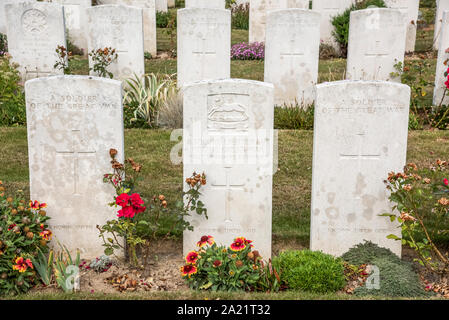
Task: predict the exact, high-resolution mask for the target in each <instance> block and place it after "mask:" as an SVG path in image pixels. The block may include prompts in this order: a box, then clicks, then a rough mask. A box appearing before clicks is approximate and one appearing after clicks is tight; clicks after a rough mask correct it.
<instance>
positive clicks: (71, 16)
mask: <svg viewBox="0 0 449 320" xmlns="http://www.w3.org/2000/svg"><path fill="white" fill-rule="evenodd" d="M53 2H55V3H59V4H61V5H63V6H64V17H65V27H66V31H67V36H68V39H69V40H70V41H71V42H72V43H73V44H74V45H75V46H77V47H78V48H80V49H82V50H83V53H84V56H87V54H88V52H87V17H86V8H89V7H91V6H92V0H53Z"/></svg>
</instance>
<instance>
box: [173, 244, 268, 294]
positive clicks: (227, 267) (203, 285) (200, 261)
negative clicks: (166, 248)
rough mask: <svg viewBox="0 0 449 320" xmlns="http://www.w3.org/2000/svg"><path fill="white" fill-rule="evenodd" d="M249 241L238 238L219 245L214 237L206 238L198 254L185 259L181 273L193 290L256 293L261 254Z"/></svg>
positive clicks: (191, 254)
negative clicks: (253, 248)
mask: <svg viewBox="0 0 449 320" xmlns="http://www.w3.org/2000/svg"><path fill="white" fill-rule="evenodd" d="M251 242H252V241H250V240H247V239H246V238H244V237H238V238H236V239H235V240H234V242H233V243H232V244H231V245H230V246H229V247H225V246H217V244H216V243H215V241H214V239H213V237H211V236H203V237H201V239H200V241H198V247H199V249H198V251H191V252H189V253H188V254H187V256H186V257H185V260H186V264H185V265H184V266H183V267H181V274H182V276H183V277H184V279H185V280H186V282H187V284H188V285H189V287H190V288H192V289H195V290H209V289H210V290H212V291H228V292H229V291H254V290H255V288H256V286H257V284H258V282H259V278H260V268H261V264H260V260H261V259H262V258H261V257H260V255H259V252H258V251H252V245H251Z"/></svg>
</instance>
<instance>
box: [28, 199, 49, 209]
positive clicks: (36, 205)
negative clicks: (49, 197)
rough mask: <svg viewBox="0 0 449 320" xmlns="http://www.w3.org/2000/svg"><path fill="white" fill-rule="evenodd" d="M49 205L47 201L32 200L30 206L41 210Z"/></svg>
mask: <svg viewBox="0 0 449 320" xmlns="http://www.w3.org/2000/svg"><path fill="white" fill-rule="evenodd" d="M46 207H47V204H46V203H40V202H39V201H37V200H36V201H32V200H30V208H31V209H33V210H40V209H44V208H46Z"/></svg>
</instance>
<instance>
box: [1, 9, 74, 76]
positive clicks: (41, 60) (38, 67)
mask: <svg viewBox="0 0 449 320" xmlns="http://www.w3.org/2000/svg"><path fill="white" fill-rule="evenodd" d="M5 12H6V23H7V36H8V51H9V53H10V54H11V56H12V59H13V61H14V62H16V63H18V64H19V65H20V67H19V71H20V74H21V76H22V79H23V80H28V79H33V78H38V77H45V76H48V75H56V74H62V73H63V71H62V70H59V69H55V68H54V65H55V63H56V61H57V60H58V55H57V53H56V48H57V47H58V46H64V47H67V44H66V38H65V31H64V29H65V27H64V11H63V7H62V6H61V5H59V4H56V3H45V2H30V1H27V2H17V3H8V4H6V5H5Z"/></svg>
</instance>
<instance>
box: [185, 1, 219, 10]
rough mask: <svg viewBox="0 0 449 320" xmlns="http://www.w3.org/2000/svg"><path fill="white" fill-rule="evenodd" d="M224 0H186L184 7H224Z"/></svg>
mask: <svg viewBox="0 0 449 320" xmlns="http://www.w3.org/2000/svg"><path fill="white" fill-rule="evenodd" d="M225 5H226V2H225V0H186V8H212V9H225Z"/></svg>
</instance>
